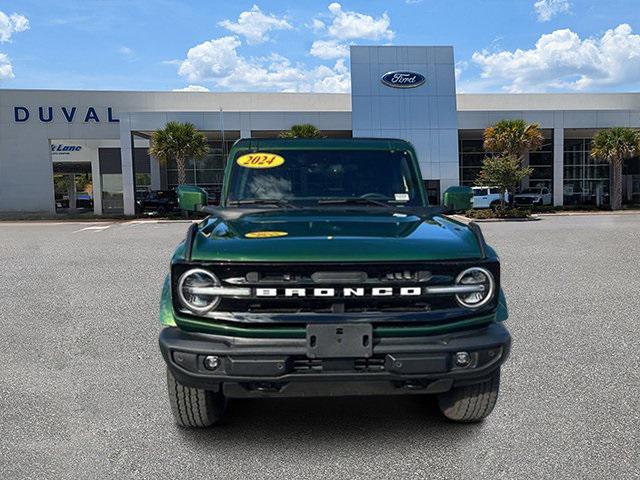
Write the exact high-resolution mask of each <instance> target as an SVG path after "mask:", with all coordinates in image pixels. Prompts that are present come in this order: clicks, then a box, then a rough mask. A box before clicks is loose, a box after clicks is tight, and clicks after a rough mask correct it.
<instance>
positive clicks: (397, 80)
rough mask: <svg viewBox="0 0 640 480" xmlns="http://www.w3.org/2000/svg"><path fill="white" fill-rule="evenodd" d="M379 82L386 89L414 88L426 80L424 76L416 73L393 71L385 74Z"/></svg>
mask: <svg viewBox="0 0 640 480" xmlns="http://www.w3.org/2000/svg"><path fill="white" fill-rule="evenodd" d="M380 80H381V81H382V83H384V84H385V85H386V86H387V87H392V88H415V87H419V86H420V85H422V84H423V83H424V82H425V81H426V80H427V79H426V78H424V75H422V74H420V73H416V72H406V71H395V72H387V73H385V74H384V75H383V76H382V77H381V78H380Z"/></svg>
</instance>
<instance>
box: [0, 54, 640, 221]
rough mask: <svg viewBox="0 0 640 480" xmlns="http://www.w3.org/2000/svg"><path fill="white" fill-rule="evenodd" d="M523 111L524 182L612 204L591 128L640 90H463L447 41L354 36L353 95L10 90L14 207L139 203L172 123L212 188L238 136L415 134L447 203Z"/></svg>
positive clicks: (1, 172)
mask: <svg viewBox="0 0 640 480" xmlns="http://www.w3.org/2000/svg"><path fill="white" fill-rule="evenodd" d="M389 72H400V74H399V75H388V73H389ZM512 118H520V119H524V120H525V121H527V122H535V123H538V124H539V126H540V128H541V129H542V132H543V133H544V136H545V140H546V141H545V142H544V145H543V146H542V147H541V148H540V149H539V150H537V151H535V152H531V153H530V154H528V155H527V157H526V158H525V160H524V162H525V163H528V164H529V165H530V166H531V167H533V173H532V175H531V177H530V178H528V179H526V180H525V182H524V184H523V187H544V188H548V189H549V191H550V192H551V193H552V196H553V203H554V204H555V205H563V204H599V203H607V202H608V195H609V166H608V164H606V163H603V162H599V161H597V160H594V159H592V158H590V155H589V151H590V140H591V138H593V136H594V134H595V133H596V132H597V131H598V130H600V129H603V128H608V127H616V126H625V127H635V128H640V93H611V94H457V93H456V81H455V68H454V54H453V48H452V47H446V46H437V47H428V46H354V47H351V93H350V94H329V93H327V94H324V93H323V94H321V93H215V92H125V91H67V90H0V215H1V214H12V213H17V212H18V213H26V212H40V213H47V214H54V213H56V212H58V213H60V212H76V211H78V210H83V211H91V210H92V211H93V213H95V214H98V215H115V214H125V215H133V214H134V213H135V211H136V198H137V197H139V196H140V195H141V194H142V192H145V191H149V190H167V189H170V188H172V187H174V186H175V184H176V182H177V171H176V167H175V165H174V164H171V163H169V164H167V165H163V164H160V163H159V162H158V161H157V160H156V159H155V158H153V157H149V155H148V152H147V149H148V146H149V139H150V136H151V134H152V132H153V131H154V130H156V129H158V128H162V127H163V126H164V125H165V124H166V123H167V122H169V121H179V122H190V123H192V124H194V125H195V126H196V127H197V128H198V129H199V130H201V131H202V132H203V133H204V134H205V135H206V136H207V138H208V140H209V142H210V147H211V148H210V154H209V155H208V156H207V157H206V158H205V159H203V160H198V161H192V162H189V164H188V172H187V179H188V181H189V182H190V183H195V184H198V185H201V186H202V187H203V188H205V189H207V190H208V191H210V192H211V193H212V195H215V194H216V192H219V190H220V184H221V181H222V171H223V168H224V164H225V159H226V154H227V153H228V151H229V149H230V147H231V145H232V144H233V142H234V141H235V140H237V139H238V138H242V137H263V138H264V137H275V136H277V135H278V134H279V133H280V132H281V131H282V130H286V129H288V128H290V127H291V125H294V124H300V123H311V124H313V125H315V126H317V127H318V128H319V129H320V130H321V131H322V132H323V135H324V136H327V137H394V138H403V139H406V140H409V141H410V142H412V143H413V145H414V146H415V149H416V151H417V154H418V159H419V162H420V166H421V170H422V176H423V178H424V181H425V185H426V187H427V189H428V192H429V196H430V199H431V201H432V202H436V203H437V202H439V201H440V199H441V197H442V193H443V192H444V191H445V190H446V189H447V188H448V187H449V186H452V185H460V184H463V185H472V184H473V183H474V180H475V178H476V176H477V174H478V172H479V170H480V167H481V164H482V160H483V158H484V157H485V155H486V154H485V152H484V151H483V149H482V132H483V129H484V128H486V127H488V126H490V125H491V124H493V123H495V122H496V121H498V120H502V119H512ZM623 173H624V177H623V178H624V182H623V183H624V184H623V199H624V202H626V203H636V204H637V203H640V159H638V158H635V159H631V160H628V161H627V162H625V165H624V171H623Z"/></svg>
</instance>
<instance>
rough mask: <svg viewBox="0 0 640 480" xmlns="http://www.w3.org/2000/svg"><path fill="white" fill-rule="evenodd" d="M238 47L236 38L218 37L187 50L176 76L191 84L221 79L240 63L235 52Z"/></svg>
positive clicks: (238, 41)
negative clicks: (184, 78)
mask: <svg viewBox="0 0 640 480" xmlns="http://www.w3.org/2000/svg"><path fill="white" fill-rule="evenodd" d="M239 46H240V40H239V39H238V38H237V37H220V38H216V39H213V40H208V41H206V42H202V43H201V44H199V45H196V46H195V47H192V48H190V49H189V51H188V52H187V58H186V60H183V61H182V62H181V63H180V68H179V69H178V74H179V75H182V76H183V77H187V78H188V79H189V81H192V82H197V81H198V80H201V79H210V78H219V77H222V76H224V75H225V74H227V73H228V72H230V71H232V70H233V69H235V68H237V66H238V64H239V63H240V62H241V59H240V57H238V53H237V52H236V48H238V47H239Z"/></svg>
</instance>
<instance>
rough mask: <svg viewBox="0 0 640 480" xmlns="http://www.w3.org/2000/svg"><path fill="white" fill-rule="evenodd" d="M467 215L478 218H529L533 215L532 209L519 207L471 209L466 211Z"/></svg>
mask: <svg viewBox="0 0 640 480" xmlns="http://www.w3.org/2000/svg"><path fill="white" fill-rule="evenodd" d="M465 216H467V217H468V218H473V219H478V220H485V219H488V218H528V217H529V216H531V210H529V209H528V208H518V207H513V208H512V207H504V208H496V209H495V210H493V209H491V208H485V209H471V210H467V211H466V212H465Z"/></svg>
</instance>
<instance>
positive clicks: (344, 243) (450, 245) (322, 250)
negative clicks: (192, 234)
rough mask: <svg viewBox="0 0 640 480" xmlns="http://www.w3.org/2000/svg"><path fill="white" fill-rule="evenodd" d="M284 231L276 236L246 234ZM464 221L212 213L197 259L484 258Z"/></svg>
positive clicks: (341, 213) (348, 213) (375, 214)
mask: <svg viewBox="0 0 640 480" xmlns="http://www.w3.org/2000/svg"><path fill="white" fill-rule="evenodd" d="M255 232H282V234H283V235H282V236H279V237H274V238H247V234H250V233H255ZM480 255H481V252H480V248H479V244H478V241H477V239H476V237H475V235H474V234H473V232H471V230H469V229H468V228H467V227H466V226H465V225H464V224H461V223H458V222H455V221H453V220H450V219H447V218H445V217H442V216H429V217H421V216H417V215H405V214H397V213H396V214H394V213H392V212H379V211H371V212H365V211H363V210H360V211H324V210H323V211H322V212H318V211H303V210H301V211H290V210H287V211H282V210H281V211H273V212H262V213H257V214H254V213H251V214H246V215H244V216H242V217H240V218H238V219H234V220H226V219H222V218H214V217H209V218H208V219H207V220H205V222H204V223H203V224H202V225H201V228H200V231H199V233H198V234H197V235H196V238H195V240H194V244H193V249H192V255H191V258H192V259H193V260H195V261H198V260H201V261H237V262H253V261H255V262H268V261H274V262H305V261H309V262H322V261H325V262H342V261H412V260H449V259H470V258H479V257H480Z"/></svg>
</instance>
